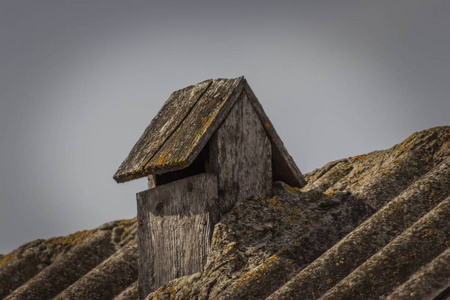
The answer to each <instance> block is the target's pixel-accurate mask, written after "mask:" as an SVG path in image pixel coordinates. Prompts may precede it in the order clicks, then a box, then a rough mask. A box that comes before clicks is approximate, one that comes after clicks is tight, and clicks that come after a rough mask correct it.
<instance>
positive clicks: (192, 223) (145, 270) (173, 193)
mask: <svg viewBox="0 0 450 300" xmlns="http://www.w3.org/2000/svg"><path fill="white" fill-rule="evenodd" d="M217 190H218V189H217V176H216V175H215V174H200V175H197V176H192V177H188V178H185V179H182V180H178V181H174V182H171V183H168V184H164V185H161V186H157V187H155V188H153V189H150V190H147V191H144V192H141V193H138V194H137V202H138V203H137V204H138V205H137V206H138V236H139V251H140V253H139V295H140V298H141V299H145V297H146V296H147V295H148V294H149V293H151V292H152V291H154V290H155V289H156V288H158V287H160V286H161V285H163V284H165V283H167V282H168V281H170V280H172V279H175V278H178V277H181V276H185V275H190V274H193V273H196V272H201V271H202V270H203V266H204V264H205V263H206V256H207V252H208V250H209V248H210V241H211V235H212V231H213V226H214V224H215V223H216V222H217V221H218V220H219V203H218V195H217Z"/></svg>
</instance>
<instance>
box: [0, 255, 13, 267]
mask: <svg viewBox="0 0 450 300" xmlns="http://www.w3.org/2000/svg"><path fill="white" fill-rule="evenodd" d="M16 254H17V251H13V252H11V253H9V254H7V255H5V256H4V257H3V258H2V260H0V267H1V266H4V265H5V264H6V263H7V262H9V261H10V260H11V259H13V258H14V257H15V256H16Z"/></svg>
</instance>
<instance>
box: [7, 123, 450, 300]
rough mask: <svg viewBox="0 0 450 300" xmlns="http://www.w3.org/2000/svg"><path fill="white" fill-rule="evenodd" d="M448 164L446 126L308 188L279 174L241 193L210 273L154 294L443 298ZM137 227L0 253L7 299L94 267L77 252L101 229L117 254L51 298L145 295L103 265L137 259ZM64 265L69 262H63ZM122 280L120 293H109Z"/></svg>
mask: <svg viewBox="0 0 450 300" xmlns="http://www.w3.org/2000/svg"><path fill="white" fill-rule="evenodd" d="M449 172H450V127H449V126H446V127H437V128H432V129H429V130H425V131H421V132H418V133H415V134H413V135H411V136H410V137H409V138H407V139H406V140H405V141H404V142H402V143H400V144H398V145H396V146H394V147H392V148H391V149H388V150H384V151H376V152H372V153H369V154H365V155H361V156H356V157H351V158H347V159H343V160H339V161H335V162H332V163H329V164H327V165H325V166H324V167H322V168H320V169H317V170H315V171H313V172H311V173H309V174H306V179H307V181H308V184H307V185H306V186H305V187H303V188H302V189H298V188H291V187H290V186H288V185H286V184H283V183H282V182H276V183H275V184H274V189H273V191H274V195H273V197H270V198H260V197H258V196H256V197H253V198H250V199H240V200H239V201H238V203H237V204H236V206H235V207H234V208H233V209H232V210H231V212H230V213H228V214H227V215H225V216H223V218H222V219H221V221H220V222H219V223H218V224H217V225H216V226H215V228H214V232H213V237H212V241H211V252H210V253H209V254H208V257H207V263H206V265H205V267H204V270H203V272H202V273H195V274H193V275H190V276H185V277H181V278H178V279H175V280H172V281H171V282H169V283H167V284H166V285H164V286H162V287H160V288H159V289H158V290H157V291H155V292H153V293H152V294H150V295H149V296H148V298H149V299H265V298H268V297H269V298H270V299H299V296H300V295H302V299H317V298H320V297H323V298H326V299H348V297H349V296H351V297H353V298H355V299H368V298H369V299H371V298H378V297H380V296H381V297H387V298H388V299H433V298H434V297H437V296H438V295H440V296H443V295H445V293H448V287H449V284H450V274H449V271H448V270H449V269H448V263H449V255H448V253H449V246H450V236H449V235H450V230H449V228H448V221H447V220H448V214H449V205H448V201H449V200H448V198H449V197H450V173H449ZM121 224H122V225H121ZM119 227H121V228H122V229H121V230H118V229H116V228H119ZM135 228H136V221H135V220H131V221H129V222H128V223H127V222H124V221H122V222H113V223H109V224H107V225H105V226H103V227H100V228H98V229H95V230H91V231H86V232H82V233H77V234H75V235H71V236H68V237H65V238H55V239H50V240H45V241H44V240H38V241H34V242H30V243H28V244H25V245H24V246H22V247H20V248H19V249H17V250H15V251H13V252H12V253H11V254H8V255H6V256H4V257H3V258H1V260H0V294H1V296H0V298H2V297H6V295H8V294H10V293H12V294H10V297H11V298H12V299H26V297H23V298H19V296H18V295H20V292H21V291H22V292H23V291H38V290H39V289H40V290H43V291H46V293H47V292H49V289H48V286H47V284H46V282H48V280H50V278H53V277H51V276H52V275H51V274H50V272H48V271H46V269H48V270H51V268H53V270H55V272H57V273H56V274H57V275H58V276H59V277H65V272H69V274H70V272H71V271H70V270H69V269H70V268H71V266H73V265H74V264H76V263H80V264H84V265H85V264H86V261H84V260H87V258H80V256H74V255H72V254H71V253H73V251H76V249H80V247H81V246H82V245H86V243H90V242H92V241H97V242H98V243H100V240H102V238H101V237H102V236H103V234H102V233H98V232H102V231H103V232H105V233H106V234H105V236H107V237H111V238H109V239H107V238H105V244H104V250H102V251H110V250H108V249H110V248H109V247H110V245H111V243H112V242H111V241H114V242H113V243H112V244H113V247H114V249H113V250H112V251H111V252H112V256H109V258H108V257H104V258H103V262H102V261H100V260H102V259H99V262H98V264H97V265H96V266H93V267H92V269H91V270H88V271H86V272H85V273H84V274H82V273H83V272H78V273H77V277H79V278H77V279H76V281H75V282H74V283H72V284H71V286H69V287H65V286H66V285H67V282H69V281H72V280H73V279H74V278H72V277H71V279H70V280H68V279H67V278H66V279H61V281H64V282H66V284H58V285H56V286H55V290H54V291H50V292H51V294H53V295H57V294H60V293H61V294H60V295H68V293H69V292H71V294H70V298H71V299H86V296H85V295H88V294H89V295H93V294H94V293H98V292H100V293H99V294H96V295H100V294H101V291H104V295H103V296H96V297H97V298H92V299H112V298H114V297H115V299H138V296H137V284H136V281H137V274H134V275H133V276H134V278H131V277H133V276H131V277H130V276H129V275H128V274H122V273H121V272H119V271H113V270H118V268H116V267H114V266H115V265H116V264H115V263H114V264H111V265H110V266H111V267H102V266H105V265H108V264H107V262H108V261H115V260H114V259H113V258H114V257H118V258H119V257H122V261H129V262H131V261H133V259H134V258H129V259H128V258H125V256H123V255H120V253H121V252H123V251H125V249H128V247H131V248H132V246H131V245H132V244H134V245H136V235H135ZM113 236H114V237H113ZM63 241H66V242H63ZM126 245H129V246H126ZM120 249H122V250H120ZM85 250H86V254H88V255H87V257H89V254H90V253H94V254H93V255H94V256H96V255H99V254H97V253H96V251H97V250H96V249H88V248H86V249H85ZM428 250H430V251H428ZM100 256H102V257H103V256H108V254H105V255H104V254H101V255H100ZM132 257H135V256H132ZM119 261H120V260H118V261H117V262H119ZM61 262H64V263H65V266H66V267H65V268H61V267H58V266H63V265H62V264H61ZM52 265H54V266H53V267H52ZM118 265H120V264H118ZM130 265H131V264H130ZM108 270H110V271H108ZM112 271H113V272H112ZM92 274H96V276H99V277H102V276H103V278H104V280H103V281H100V282H101V284H98V283H97V282H93V281H90V280H87V279H89V278H99V277H95V276H93V277H92ZM110 274H115V277H114V278H111V277H108V276H110ZM13 275H14V276H13ZM84 277H86V278H84ZM83 278H84V279H83ZM36 280H37V281H38V283H39V284H36V283H34V282H36ZM117 281H119V282H121V283H120V284H117V283H116V282H117ZM108 283H109V284H108ZM115 286H120V289H123V291H122V292H120V291H114V293H110V291H109V290H111V289H113V288H114V287H115ZM34 288H38V290H34ZM63 289H65V290H63ZM82 289H85V294H82V293H81V291H82ZM75 291H76V292H75ZM95 291H97V292H95ZM72 292H73V293H72ZM300 293H303V294H300ZM113 294H114V295H113ZM23 295H25V294H23ZM46 295H49V294H46ZM34 296H35V299H49V298H51V297H52V296H47V297H44V296H42V295H38V294H34Z"/></svg>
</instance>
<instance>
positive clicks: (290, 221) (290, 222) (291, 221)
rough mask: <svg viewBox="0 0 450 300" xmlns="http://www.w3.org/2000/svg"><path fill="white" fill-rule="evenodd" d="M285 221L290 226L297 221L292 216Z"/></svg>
mask: <svg viewBox="0 0 450 300" xmlns="http://www.w3.org/2000/svg"><path fill="white" fill-rule="evenodd" d="M286 219H287V221H288V222H289V224H292V225H294V224H295V222H296V221H297V219H296V218H295V217H293V216H287V217H286Z"/></svg>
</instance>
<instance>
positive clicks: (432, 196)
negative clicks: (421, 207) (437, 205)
mask: <svg viewBox="0 0 450 300" xmlns="http://www.w3.org/2000/svg"><path fill="white" fill-rule="evenodd" d="M435 195H436V194H435V193H434V192H431V194H430V197H428V199H429V200H430V201H431V200H433V198H434V196H435Z"/></svg>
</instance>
